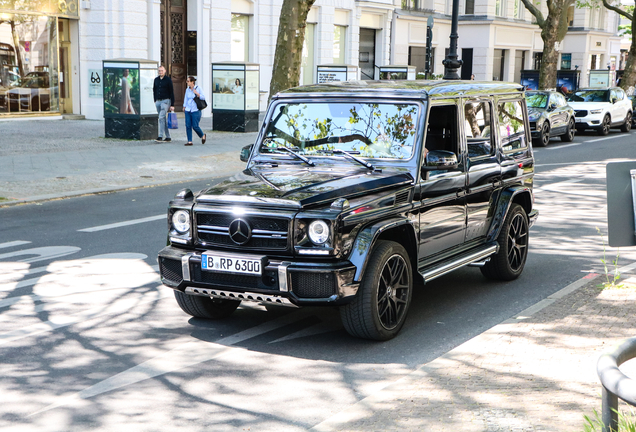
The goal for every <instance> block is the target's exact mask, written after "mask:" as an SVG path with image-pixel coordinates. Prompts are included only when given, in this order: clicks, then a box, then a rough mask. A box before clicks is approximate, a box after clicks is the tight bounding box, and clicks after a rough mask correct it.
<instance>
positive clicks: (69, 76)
mask: <svg viewBox="0 0 636 432" xmlns="http://www.w3.org/2000/svg"><path fill="white" fill-rule="evenodd" d="M69 25H70V21H69V20H68V19H65V18H60V19H59V20H58V32H59V39H60V54H59V61H60V71H59V76H58V79H59V96H60V114H72V113H73V82H72V80H73V73H72V72H71V33H70V30H69Z"/></svg>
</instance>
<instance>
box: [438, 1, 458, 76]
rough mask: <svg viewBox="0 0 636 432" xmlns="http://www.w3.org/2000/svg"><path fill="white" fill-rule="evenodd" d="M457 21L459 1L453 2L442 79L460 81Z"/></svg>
mask: <svg viewBox="0 0 636 432" xmlns="http://www.w3.org/2000/svg"><path fill="white" fill-rule="evenodd" d="M458 21H459V0H453V15H452V22H451V34H450V47H449V50H448V55H447V56H446V58H445V59H444V61H443V62H442V63H443V64H444V79H445V80H458V79H460V76H459V74H458V73H457V70H458V69H459V68H460V67H462V63H463V62H462V61H461V60H460V59H458V58H457V38H458V36H457V22H458Z"/></svg>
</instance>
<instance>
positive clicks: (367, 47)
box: [0, 0, 621, 119]
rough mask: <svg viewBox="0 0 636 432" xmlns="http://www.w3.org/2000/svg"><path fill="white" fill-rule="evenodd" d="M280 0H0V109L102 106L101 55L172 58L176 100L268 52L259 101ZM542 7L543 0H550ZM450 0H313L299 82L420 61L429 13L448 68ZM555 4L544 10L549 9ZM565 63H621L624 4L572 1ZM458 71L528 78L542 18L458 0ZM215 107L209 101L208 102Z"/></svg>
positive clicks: (504, 5)
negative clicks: (193, 81)
mask: <svg viewBox="0 0 636 432" xmlns="http://www.w3.org/2000/svg"><path fill="white" fill-rule="evenodd" d="M281 5H282V0H63V1H59V0H7V1H5V2H0V118H2V117H20V116H28V115H58V116H59V115H60V114H64V113H73V114H81V115H85V116H86V117H87V118H91V119H101V118H102V117H103V109H104V107H103V105H104V102H103V94H102V86H103V77H102V62H103V61H104V60H109V59H122V58H126V59H148V60H154V61H156V62H157V63H158V64H159V63H161V64H163V65H165V66H166V69H167V70H168V73H169V74H170V76H171V77H172V80H173V82H174V86H175V96H176V99H177V100H176V102H175V104H176V106H177V107H179V106H180V103H181V101H182V98H183V94H184V92H185V80H186V77H187V76H189V75H193V76H196V77H197V79H198V80H199V81H198V82H199V84H200V85H201V87H202V88H203V89H204V91H206V90H208V92H209V90H210V86H211V64H212V63H217V62H227V61H237V62H250V63H258V64H260V91H261V97H260V109H261V110H263V109H265V104H266V101H267V96H268V94H267V92H268V90H269V83H270V80H271V76H272V65H273V63H274V54H275V49H276V39H277V36H278V22H279V15H280V9H281ZM543 7H544V8H545V5H543ZM451 8H452V0H368V1H360V0H317V1H316V2H315V4H314V6H313V7H312V9H311V11H310V13H309V15H308V18H307V29H306V36H305V48H304V50H303V67H302V71H301V80H300V81H301V84H310V83H314V82H316V79H317V73H316V68H317V66H318V65H330V64H347V65H354V66H357V67H358V68H359V69H358V70H359V75H360V79H374V78H378V77H379V73H378V68H379V67H380V66H385V65H407V64H409V65H415V66H416V67H417V69H418V72H420V71H423V70H424V63H425V59H426V35H427V22H428V20H429V17H432V19H433V23H434V25H433V29H432V34H433V37H432V73H433V74H435V75H437V76H439V75H441V74H443V72H444V67H443V64H442V60H443V59H444V57H445V54H446V50H447V47H448V44H449V36H450V27H451V22H450V16H451ZM545 13H547V10H546V11H545ZM568 17H569V19H570V22H569V24H570V27H569V31H568V35H567V36H566V38H565V40H564V41H563V43H562V44H561V46H560V47H559V49H560V68H563V69H575V68H576V69H578V70H580V71H581V85H585V84H587V73H588V71H589V70H591V69H600V68H606V67H610V68H618V67H619V66H620V60H621V57H620V37H619V36H618V35H617V30H618V16H617V15H616V14H615V13H613V12H609V11H607V10H605V9H603V8H601V9H586V8H582V9H576V8H574V7H572V8H571V10H570V11H569V15H568ZM458 44H459V46H458V54H459V57H460V58H462V60H463V61H464V66H463V67H462V70H461V74H462V78H465V79H469V78H470V76H471V75H475V78H476V79H478V80H488V81H489V80H502V81H516V82H519V81H520V75H521V71H522V70H524V69H534V68H537V66H538V64H539V62H540V61H541V52H542V50H543V45H542V41H541V37H540V29H539V28H538V27H537V26H536V25H535V24H534V23H533V17H532V15H531V14H530V13H529V12H528V11H527V10H525V8H524V7H523V4H522V3H521V0H460V21H459V42H458ZM206 114H207V115H209V110H208V112H206Z"/></svg>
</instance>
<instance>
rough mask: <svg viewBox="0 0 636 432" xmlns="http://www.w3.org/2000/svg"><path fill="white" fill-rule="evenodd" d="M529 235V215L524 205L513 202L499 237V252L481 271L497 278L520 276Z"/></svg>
mask: <svg viewBox="0 0 636 432" xmlns="http://www.w3.org/2000/svg"><path fill="white" fill-rule="evenodd" d="M528 236H529V227H528V216H527V215H526V212H525V211H524V210H523V207H521V206H520V205H519V204H513V205H512V207H510V210H509V211H508V215H507V216H506V221H505V222H504V225H503V227H502V228H501V232H500V233H499V237H497V243H499V252H497V254H495V255H493V256H492V257H491V258H490V261H488V262H487V263H486V264H485V265H484V266H483V267H481V273H482V274H483V275H484V276H486V277H487V278H488V279H495V280H503V281H510V280H513V279H516V278H518V277H519V275H520V274H521V272H522V271H523V267H524V266H525V264H526V258H527V257H528Z"/></svg>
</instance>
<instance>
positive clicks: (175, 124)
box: [168, 111, 179, 129]
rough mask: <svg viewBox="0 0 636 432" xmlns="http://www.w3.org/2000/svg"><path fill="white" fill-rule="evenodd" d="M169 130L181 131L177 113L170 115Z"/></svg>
mask: <svg viewBox="0 0 636 432" xmlns="http://www.w3.org/2000/svg"><path fill="white" fill-rule="evenodd" d="M168 129H179V122H178V121H177V113H176V112H172V111H171V112H169V113H168Z"/></svg>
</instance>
